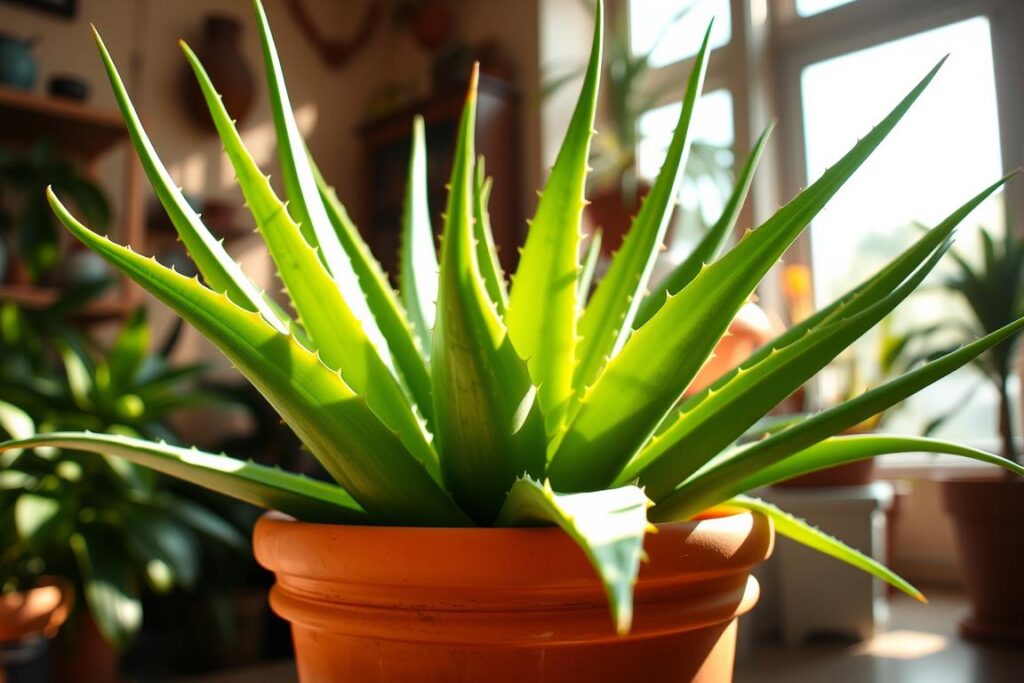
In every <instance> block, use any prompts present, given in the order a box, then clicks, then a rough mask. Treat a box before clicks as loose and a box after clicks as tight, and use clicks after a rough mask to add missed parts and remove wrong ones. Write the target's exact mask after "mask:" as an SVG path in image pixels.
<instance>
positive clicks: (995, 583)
mask: <svg viewBox="0 0 1024 683" xmlns="http://www.w3.org/2000/svg"><path fill="white" fill-rule="evenodd" d="M942 497H943V502H944V503H945V508H946V511H947V512H948V513H949V514H950V516H952V518H953V528H954V531H955V533H956V539H957V544H958V545H959V546H960V563H961V565H962V567H963V571H964V578H965V579H966V581H967V595H968V597H969V598H970V601H971V613H970V614H969V615H968V616H967V617H966V618H965V619H964V620H963V621H961V622H960V633H961V634H962V635H963V636H964V637H966V638H971V639H975V640H993V641H1005V642H1012V643H1018V644H1019V643H1024V581H1022V577H1024V544H1022V543H1021V542H1020V536H1019V531H1015V530H1018V529H1019V526H1018V525H1019V523H1020V520H1021V518H1022V517H1024V479H950V480H947V481H944V482H942Z"/></svg>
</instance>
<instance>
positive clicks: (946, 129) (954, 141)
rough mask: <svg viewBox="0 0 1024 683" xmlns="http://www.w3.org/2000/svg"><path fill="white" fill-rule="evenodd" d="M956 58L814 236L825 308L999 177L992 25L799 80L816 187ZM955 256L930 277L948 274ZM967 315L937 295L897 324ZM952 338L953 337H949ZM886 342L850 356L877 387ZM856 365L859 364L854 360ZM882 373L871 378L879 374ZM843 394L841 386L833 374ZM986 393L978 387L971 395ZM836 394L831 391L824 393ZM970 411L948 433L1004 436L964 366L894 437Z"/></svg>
mask: <svg viewBox="0 0 1024 683" xmlns="http://www.w3.org/2000/svg"><path fill="white" fill-rule="evenodd" d="M946 53H951V55H952V56H951V57H950V59H949V61H948V62H947V63H946V65H945V67H944V68H943V69H942V70H941V71H940V72H939V75H938V76H937V77H936V79H935V80H934V81H933V82H932V84H931V86H930V87H929V88H928V90H927V91H925V93H924V94H923V95H922V96H921V98H920V99H919V101H918V102H917V104H916V105H914V107H913V108H912V109H911V110H910V112H909V113H908V114H907V115H906V116H905V117H904V119H903V121H902V122H901V123H900V124H899V125H898V127H897V128H896V129H895V130H894V131H893V133H892V134H891V135H890V136H889V138H888V139H887V140H886V141H885V142H884V143H883V144H882V146H881V147H880V148H879V149H878V151H877V152H875V154H874V155H873V156H872V157H871V158H870V159H869V160H868V161H867V162H866V163H865V164H864V167H863V168H862V169H861V170H860V171H858V173H857V174H856V175H854V177H853V178H852V179H851V180H850V181H849V182H848V183H847V184H846V186H845V187H844V188H843V189H842V190H841V191H840V192H839V193H838V194H837V195H836V197H835V198H834V199H833V200H832V202H830V204H829V206H828V208H826V210H825V211H824V212H822V214H820V215H819V217H818V218H816V219H815V221H814V223H813V225H812V227H811V242H812V249H811V251H812V263H813V271H814V274H815V278H814V284H815V299H816V303H817V304H818V305H819V306H821V305H824V304H826V303H828V302H830V301H832V300H833V299H835V298H836V297H837V296H839V295H840V294H842V293H843V292H845V291H846V290H848V289H849V288H850V287H851V286H853V285H854V284H855V283H857V282H860V281H862V280H863V279H864V278H865V277H867V276H869V275H870V274H872V273H873V272H875V271H876V270H877V269H878V268H879V267H881V266H882V265H883V264H884V263H886V262H888V261H889V260H890V259H892V258H893V257H894V256H895V255H896V254H898V253H899V252H900V251H901V250H902V249H904V248H905V247H906V246H907V245H909V244H910V243H911V242H912V241H913V240H914V239H916V238H917V237H918V236H919V235H920V232H919V230H918V228H916V227H915V225H914V224H915V223H923V224H925V225H928V226H932V225H935V224H936V223H937V222H938V221H940V220H941V219H942V218H944V217H945V216H946V215H947V214H949V213H951V212H952V211H953V210H954V209H955V208H956V207H957V206H959V205H960V204H962V203H963V202H965V201H966V200H967V199H969V198H970V197H971V196H973V195H974V194H976V193H977V192H978V191H980V190H981V189H982V188H983V187H985V186H986V185H988V184H989V183H991V182H993V181H994V180H996V179H997V178H999V176H1000V175H1001V174H1002V170H1001V168H1002V166H1001V157H1000V145H999V126H998V120H997V111H996V91H995V79H994V76H993V65H992V46H991V40H990V31H989V22H988V20H987V19H986V18H983V17H977V18H974V19H969V20H966V21H962V22H958V23H956V24H950V25H947V26H944V27H941V28H937V29H934V30H931V31H926V32H923V33H919V34H915V35H912V36H909V37H907V38H903V39H900V40H897V41H892V42H889V43H885V44H883V45H880V46H876V47H873V48H870V49H866V50H862V51H859V52H854V53H851V54H847V55H843V56H840V57H837V58H834V59H830V60H827V61H823V62H819V63H817V64H813V65H811V66H809V67H807V68H806V69H805V70H804V72H803V74H802V79H801V88H802V96H803V112H804V125H805V130H804V135H805V142H806V150H807V169H808V176H809V179H814V178H817V177H819V176H820V175H821V173H822V172H824V170H825V169H826V168H827V166H828V165H830V164H832V163H834V162H835V161H836V160H837V159H839V157H840V156H841V155H842V154H843V153H844V152H845V151H846V150H847V149H849V148H850V147H851V146H852V145H853V144H854V143H855V142H856V140H857V138H858V137H859V136H861V135H863V134H864V133H865V132H867V130H868V129H869V128H870V126H872V125H874V124H875V123H877V122H878V121H880V120H881V118H882V117H883V116H884V115H885V114H886V113H887V112H888V110H889V109H890V108H891V107H892V106H893V105H894V104H895V103H896V102H897V101H899V99H900V98H901V97H903V95H905V94H906V92H907V91H908V90H909V89H910V88H911V87H912V86H913V85H914V83H915V82H916V81H917V80H918V79H919V78H921V76H923V75H924V74H925V73H926V72H927V71H928V69H929V68H930V67H931V66H932V65H934V64H935V62H937V61H938V60H939V59H940V58H941V57H942V56H943V55H945V54H946ZM1002 215H1003V214H1002V204H1001V200H1000V199H999V198H998V197H997V198H995V199H990V200H989V201H987V202H986V203H985V204H983V205H982V207H980V208H979V209H978V210H977V211H975V212H974V214H972V215H971V216H970V217H969V218H968V219H967V220H966V221H964V223H963V224H962V225H961V228H960V232H959V238H958V241H957V247H956V248H957V250H958V251H959V252H960V253H962V254H964V256H965V257H966V258H968V259H973V258H976V257H977V255H978V253H979V239H978V228H979V226H984V227H986V228H988V229H989V230H992V231H995V232H996V234H1000V233H1002V232H1003V230H1004V229H1005V226H1004V224H1003V217H1002ZM950 267H951V259H949V258H948V257H947V259H945V260H944V262H943V263H940V265H939V268H937V269H936V270H937V271H939V272H936V273H934V274H933V276H932V279H931V281H932V282H938V281H940V280H941V279H942V278H943V276H944V274H948V273H949V272H950ZM949 316H962V317H961V319H963V320H969V319H970V318H969V316H970V314H969V313H968V311H967V310H966V308H965V307H964V306H963V304H962V302H961V301H960V299H959V298H958V297H955V296H953V295H951V294H949V293H947V292H944V291H942V290H939V289H937V288H930V289H928V290H926V291H924V292H920V293H917V294H915V295H913V296H911V297H910V299H909V300H907V301H906V302H905V303H904V304H903V305H902V306H901V307H900V308H899V309H897V311H896V313H895V314H894V316H893V319H892V321H891V323H892V324H891V327H892V330H893V332H894V333H897V334H898V333H902V332H905V331H906V330H908V329H920V328H923V327H925V326H927V325H929V324H931V323H934V322H936V321H937V320H939V319H942V318H946V317H949ZM950 341H953V340H950ZM879 344H880V341H879V337H878V336H877V333H876V336H874V337H873V338H866V339H864V340H862V342H861V343H860V346H859V347H858V349H857V351H856V352H855V353H854V354H853V355H852V358H853V359H854V361H855V362H856V365H857V367H858V369H859V372H860V374H861V376H862V377H863V376H865V375H866V376H867V377H866V379H867V380H868V381H869V382H872V383H877V381H878V380H880V379H882V378H881V377H879V376H878V374H877V372H878V363H877V361H876V360H875V359H877V358H878V355H877V351H876V350H877V349H878V348H879ZM854 361H851V362H854ZM872 374H874V377H872ZM833 380H834V385H833V387H834V388H835V390H836V392H837V393H842V390H841V389H839V387H840V386H841V385H842V384H843V382H842V381H841V379H837V378H836V377H833ZM975 384H978V389H977V390H976V391H972V390H971V387H972V386H974V385H975ZM824 393H826V394H827V389H826V390H825V391H824ZM957 402H961V403H962V404H963V408H962V410H959V411H958V412H957V415H956V417H954V418H953V419H952V420H950V421H949V422H948V423H947V424H946V426H945V427H944V428H943V429H942V430H941V431H940V433H941V434H943V435H945V436H950V437H956V438H962V439H964V440H967V441H969V442H973V443H979V437H981V440H982V441H986V442H987V441H988V440H989V439H991V438H992V437H993V436H994V434H995V430H996V422H995V417H994V416H995V415H996V411H995V405H996V403H995V394H994V390H993V389H992V388H991V387H990V386H989V385H988V384H985V383H981V382H980V375H978V373H977V372H976V371H975V370H973V369H965V370H962V371H960V372H959V373H957V374H956V375H955V376H951V377H950V378H948V379H946V380H943V381H942V382H940V383H939V384H936V385H934V386H933V387H931V388H929V389H927V390H926V391H925V392H922V394H920V395H919V396H917V397H915V398H914V399H911V400H910V401H908V402H907V404H905V406H904V408H902V409H900V410H898V411H896V412H894V413H892V414H891V415H890V417H889V421H888V423H887V425H886V428H887V429H888V430H897V429H898V430H900V431H904V432H913V433H920V432H921V431H922V429H923V428H924V426H925V425H926V424H928V422H929V421H930V420H931V419H932V418H935V417H937V416H938V415H939V414H940V413H941V412H942V411H943V409H944V408H947V409H948V408H949V407H951V406H953V405H955V404H956V403H957Z"/></svg>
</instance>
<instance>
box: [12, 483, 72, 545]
mask: <svg viewBox="0 0 1024 683" xmlns="http://www.w3.org/2000/svg"><path fill="white" fill-rule="evenodd" d="M65 503H66V502H65ZM68 507H69V505H67V504H62V501H61V499H60V498H59V497H57V496H53V495H42V494H35V493H23V494H21V495H20V496H18V498H17V500H15V502H14V526H15V528H16V529H17V531H18V537H19V538H20V539H21V540H22V541H24V542H25V543H26V544H28V545H29V546H30V547H33V548H37V549H40V548H43V547H45V545H46V544H47V543H48V542H49V541H50V540H51V538H52V537H53V536H54V531H55V530H56V529H57V528H58V527H60V526H61V523H62V519H63V520H65V521H66V519H67V516H66V515H62V510H66V509H67V508H68Z"/></svg>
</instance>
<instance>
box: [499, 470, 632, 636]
mask: <svg viewBox="0 0 1024 683" xmlns="http://www.w3.org/2000/svg"><path fill="white" fill-rule="evenodd" d="M650 505H651V502H650V500H648V498H647V496H646V495H644V492H643V490H642V489H640V488H638V487H636V486H623V487H621V488H615V489H607V490H604V491H593V492H588V493H573V494H567V495H562V494H559V493H555V492H554V491H552V490H551V485H550V484H549V483H548V482H544V483H543V484H541V483H540V482H539V481H536V480H533V479H529V478H524V479H519V480H517V481H516V482H515V483H514V484H513V485H512V490H511V491H510V492H509V494H508V498H507V499H506V501H505V505H504V506H503V507H502V508H501V513H500V514H499V515H498V519H497V521H496V522H495V525H496V526H505V527H523V526H536V525H548V524H557V525H558V526H560V527H561V528H562V529H563V530H564V531H565V532H566V533H567V534H568V535H569V536H570V537H571V538H572V539H573V540H574V541H576V543H577V544H579V546H580V548H581V549H582V550H583V552H584V553H585V554H586V556H587V559H588V560H589V561H590V564H591V565H592V566H593V567H594V571H595V572H597V575H598V577H600V579H601V582H602V583H603V584H604V588H605V591H606V593H607V594H608V604H609V607H610V608H611V612H612V620H613V621H614V622H615V630H616V632H617V633H618V634H619V635H625V634H627V633H629V629H630V626H631V624H632V621H633V585H634V584H635V583H636V579H637V575H638V574H639V572H640V560H641V559H642V558H643V552H644V534H645V533H646V532H647V531H649V530H651V528H652V527H651V525H650V523H649V522H648V521H647V509H648V508H649V507H650Z"/></svg>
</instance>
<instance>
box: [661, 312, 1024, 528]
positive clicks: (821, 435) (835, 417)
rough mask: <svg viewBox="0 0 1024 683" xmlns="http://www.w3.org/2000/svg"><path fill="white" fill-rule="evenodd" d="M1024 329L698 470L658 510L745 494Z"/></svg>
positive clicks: (992, 337) (672, 511)
mask: <svg viewBox="0 0 1024 683" xmlns="http://www.w3.org/2000/svg"><path fill="white" fill-rule="evenodd" d="M1022 328H1024V318H1021V319H1020V320H1018V321H1016V322H1014V323H1012V324H1010V325H1007V326H1006V327H1003V328H1001V329H1000V330H998V331H996V332H993V333H992V334H989V335H986V336H985V337H982V338H981V339H979V340H977V341H975V342H973V343H971V344H968V345H967V346H964V347H962V348H960V349H959V350H957V351H954V352H952V353H950V354H947V355H945V356H943V357H942V358H939V359H938V360H935V361H932V362H931V363H928V364H927V365H924V366H922V367H920V368H917V369H916V370H912V371H911V372H908V373H906V374H905V375H902V376H901V377H897V378H896V379H894V380H891V381H889V382H886V383H885V384H882V385H881V386H878V387H875V388H874V389H870V390H869V391H866V392H864V393H863V394H861V395H860V396H857V397H856V398H853V399H850V400H848V401H845V402H844V403H840V404H839V405H837V406H833V407H832V408H829V409H828V410H824V411H822V412H820V413H818V414H817V415H814V416H811V417H808V418H807V419H805V420H802V421H800V422H798V423H797V424H795V425H793V426H791V427H788V428H786V429H784V430H782V431H781V432H777V433H775V434H772V435H771V436H769V437H768V438H766V439H764V440H762V441H758V442H757V443H754V444H751V445H750V446H747V447H746V448H743V449H741V450H739V451H737V452H735V453H733V454H732V455H731V456H729V457H727V458H724V459H722V460H720V461H717V462H715V463H713V464H712V465H711V466H709V467H705V468H703V469H702V470H698V471H697V472H696V473H695V474H694V475H693V476H691V477H690V478H689V479H687V480H686V481H685V482H683V483H682V484H681V485H680V486H679V487H677V488H676V489H675V490H673V492H672V493H671V494H670V495H668V496H667V497H666V498H664V499H663V500H659V501H658V508H657V510H656V513H655V514H656V515H662V514H664V515H670V516H672V517H686V516H689V515H693V514H696V513H698V512H700V511H701V510H703V509H705V508H706V507H709V506H711V505H715V504H717V503H719V502H721V501H722V500H724V499H726V498H729V497H731V496H733V495H737V494H740V493H742V492H743V490H744V489H741V488H740V487H739V484H740V482H743V481H745V480H746V479H747V478H748V477H750V476H752V475H754V474H756V473H757V472H759V471H761V470H763V469H765V468H767V467H770V466H773V465H775V464H776V463H778V462H781V461H783V460H784V459H785V458H787V457H788V456H790V455H792V454H794V453H797V452H799V451H802V450H804V449H805V448H808V447H810V446H813V445H814V444H816V443H818V442H820V441H822V440H824V439H826V438H828V437H830V436H834V435H836V434H839V433H840V432H842V431H843V430H844V429H849V428H850V427H853V426H854V425H856V424H859V423H861V422H863V421H864V420H866V419H868V418H870V417H873V416H875V415H877V414H879V413H881V412H882V411H883V410H886V409H887V408H889V407H891V406H893V405H895V404H897V403H899V402H900V401H902V400H904V399H906V398H907V397H909V396H911V395H913V394H915V393H917V392H918V391H920V390H921V389H923V388H924V387H926V386H928V385H930V384H933V383H934V382H936V381H938V380H939V379H941V378H943V377H945V376H946V375H948V374H949V373H951V372H953V371H954V370H956V369H957V368H959V367H962V366H964V365H966V364H967V363H969V362H971V361H972V360H973V359H975V358H977V357H978V356H979V355H981V354H982V353H984V352H985V351H987V350H988V349H990V348H992V347H993V346H995V345H996V344H998V343H1000V342H1002V341H1005V340H1006V339H1007V338H1008V337H1010V336H1012V335H1013V334H1015V333H1016V332H1017V331H1019V330H1021V329H1022Z"/></svg>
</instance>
